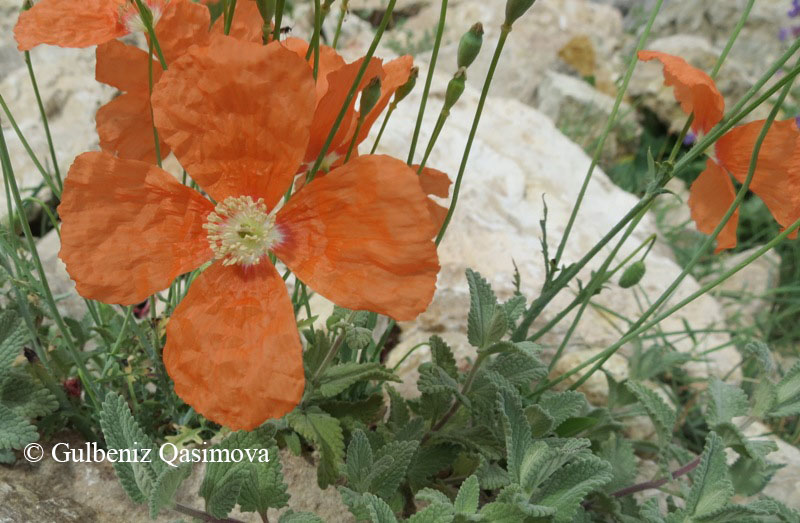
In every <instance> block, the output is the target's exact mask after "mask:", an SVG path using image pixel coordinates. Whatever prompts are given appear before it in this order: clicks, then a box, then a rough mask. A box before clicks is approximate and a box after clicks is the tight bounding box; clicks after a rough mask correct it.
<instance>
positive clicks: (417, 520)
mask: <svg viewBox="0 0 800 523" xmlns="http://www.w3.org/2000/svg"><path fill="white" fill-rule="evenodd" d="M454 517H455V514H454V512H453V505H451V504H449V503H448V504H447V505H445V504H442V503H434V504H432V505H428V506H427V507H425V508H424V509H422V510H420V511H419V512H417V513H416V514H414V515H412V516H411V517H410V518H408V519H407V520H406V523H450V522H451V521H453V519H454Z"/></svg>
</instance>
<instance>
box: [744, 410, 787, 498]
mask: <svg viewBox="0 0 800 523" xmlns="http://www.w3.org/2000/svg"><path fill="white" fill-rule="evenodd" d="M771 433H772V429H770V428H769V427H767V426H766V425H764V424H763V423H760V422H757V421H756V422H754V423H752V424H751V425H750V426H748V427H747V428H745V429H744V434H745V436H747V437H748V438H756V439H761V440H763V439H768V440H770V441H772V442H774V443H775V444H776V445H777V446H778V450H777V451H775V452H772V453H770V454H767V456H766V457H767V460H769V461H771V462H773V463H781V464H783V465H786V466H785V467H783V468H781V469H779V470H778V471H777V472H776V473H775V475H774V476H773V477H772V480H771V481H770V482H769V483H768V484H767V486H766V487H764V490H763V491H762V492H761V493H762V494H763V495H765V496H770V497H773V498H775V499H777V500H779V501H781V502H783V503H785V504H786V505H788V506H789V507H791V508H793V509H796V510H800V498H798V496H797V494H798V492H800V449H798V448H797V447H796V446H794V445H790V444H789V443H787V442H786V441H784V440H782V439H781V438H779V437H778V436H775V435H773V434H771Z"/></svg>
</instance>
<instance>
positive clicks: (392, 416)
mask: <svg viewBox="0 0 800 523" xmlns="http://www.w3.org/2000/svg"><path fill="white" fill-rule="evenodd" d="M386 392H387V393H388V394H389V399H390V401H391V408H390V409H389V420H388V424H389V425H391V426H394V427H395V428H399V427H402V426H404V425H405V424H406V423H408V422H409V420H410V419H411V416H410V414H409V412H408V402H406V400H405V398H403V396H401V395H400V393H399V392H397V390H395V389H394V388H393V387H391V386H389V385H387V386H386Z"/></svg>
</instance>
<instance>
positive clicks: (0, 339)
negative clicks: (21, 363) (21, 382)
mask: <svg viewBox="0 0 800 523" xmlns="http://www.w3.org/2000/svg"><path fill="white" fill-rule="evenodd" d="M24 345H25V324H24V323H23V322H22V320H21V319H20V318H19V317H18V316H17V314H16V313H15V312H14V311H3V312H2V313H0V378H1V377H2V376H3V375H4V374H5V373H6V372H7V371H8V369H9V368H10V367H11V364H12V363H13V362H14V360H15V359H16V358H17V356H19V355H20V354H21V353H22V347H23V346H24Z"/></svg>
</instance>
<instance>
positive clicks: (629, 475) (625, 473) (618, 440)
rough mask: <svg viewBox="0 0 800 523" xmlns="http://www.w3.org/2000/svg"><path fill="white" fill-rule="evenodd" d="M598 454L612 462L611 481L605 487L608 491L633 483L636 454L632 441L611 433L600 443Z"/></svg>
mask: <svg viewBox="0 0 800 523" xmlns="http://www.w3.org/2000/svg"><path fill="white" fill-rule="evenodd" d="M597 455H598V456H599V457H600V458H603V459H604V460H606V461H607V462H608V463H610V464H611V481H609V482H608V483H607V484H606V485H605V487H604V490H605V491H606V492H609V493H611V492H614V491H616V490H619V489H621V488H624V487H627V486H628V485H631V484H632V483H633V479H634V478H635V477H636V455H635V454H634V452H633V445H632V444H631V442H630V441H628V440H626V439H625V438H622V437H619V436H617V435H616V434H611V436H610V437H609V438H608V439H607V440H606V441H604V442H603V443H601V444H600V451H599V452H598V454H597Z"/></svg>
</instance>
